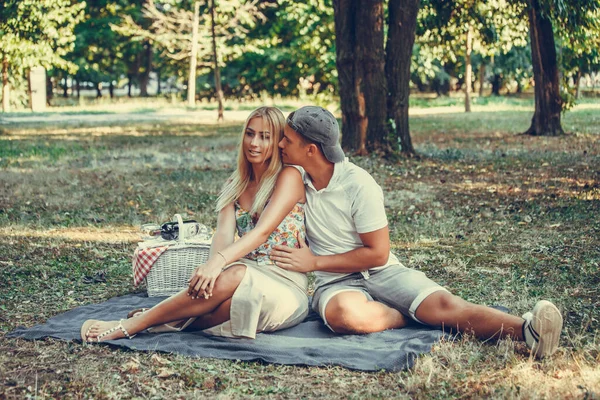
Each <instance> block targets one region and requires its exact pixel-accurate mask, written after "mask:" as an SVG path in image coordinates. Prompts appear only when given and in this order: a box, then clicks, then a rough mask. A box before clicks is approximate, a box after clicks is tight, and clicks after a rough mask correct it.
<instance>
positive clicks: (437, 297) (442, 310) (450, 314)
mask: <svg viewBox="0 0 600 400" xmlns="http://www.w3.org/2000/svg"><path fill="white" fill-rule="evenodd" d="M468 307H469V303H468V302H467V301H465V300H463V299H461V298H460V297H458V296H455V295H453V294H452V293H449V292H446V291H445V290H440V291H438V292H434V293H432V294H430V295H429V296H428V297H427V298H425V300H423V302H422V303H421V304H420V305H419V307H418V308H417V310H416V312H415V316H416V317H417V319H418V320H419V321H421V322H424V323H426V324H428V325H435V326H441V325H442V324H447V323H452V322H453V321H455V320H458V319H460V317H461V315H464V314H465V313H467V312H468Z"/></svg>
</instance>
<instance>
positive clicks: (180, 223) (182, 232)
mask: <svg viewBox="0 0 600 400" xmlns="http://www.w3.org/2000/svg"><path fill="white" fill-rule="evenodd" d="M173 220H174V221H177V226H178V227H179V238H178V239H177V240H178V241H179V242H183V241H185V239H186V237H185V229H183V218H181V215H179V214H175V216H174V217H173Z"/></svg>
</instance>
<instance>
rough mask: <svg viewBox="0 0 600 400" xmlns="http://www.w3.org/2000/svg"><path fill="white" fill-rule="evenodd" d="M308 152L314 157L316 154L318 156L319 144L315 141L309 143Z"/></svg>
mask: <svg viewBox="0 0 600 400" xmlns="http://www.w3.org/2000/svg"><path fill="white" fill-rule="evenodd" d="M306 154H307V155H308V156H309V157H314V156H316V155H317V154H319V148H318V147H317V145H316V144H314V143H311V144H309V145H308V151H307V152H306Z"/></svg>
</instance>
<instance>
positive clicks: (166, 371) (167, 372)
mask: <svg viewBox="0 0 600 400" xmlns="http://www.w3.org/2000/svg"><path fill="white" fill-rule="evenodd" d="M156 372H157V376H158V377H159V378H168V377H170V376H173V375H175V371H174V370H172V369H171V368H166V367H164V368H159V369H158V371H156Z"/></svg>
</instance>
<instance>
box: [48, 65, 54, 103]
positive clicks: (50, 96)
mask: <svg viewBox="0 0 600 400" xmlns="http://www.w3.org/2000/svg"><path fill="white" fill-rule="evenodd" d="M53 95H54V90H53V88H52V77H51V76H50V74H49V73H48V74H46V104H47V105H50V100H52V97H53Z"/></svg>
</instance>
